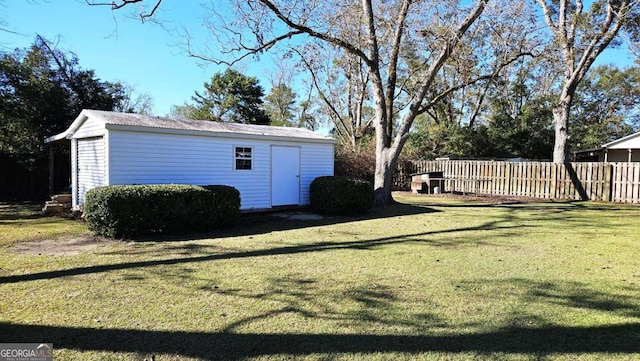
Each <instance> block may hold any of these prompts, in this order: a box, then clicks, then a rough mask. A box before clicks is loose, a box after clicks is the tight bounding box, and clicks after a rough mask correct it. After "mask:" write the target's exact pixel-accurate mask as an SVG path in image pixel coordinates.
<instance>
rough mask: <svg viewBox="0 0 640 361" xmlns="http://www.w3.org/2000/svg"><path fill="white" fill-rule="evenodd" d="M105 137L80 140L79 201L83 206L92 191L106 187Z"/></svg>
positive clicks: (78, 147) (78, 146)
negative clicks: (88, 193)
mask: <svg viewBox="0 0 640 361" xmlns="http://www.w3.org/2000/svg"><path fill="white" fill-rule="evenodd" d="M104 143H105V142H104V138H103V137H94V138H84V139H78V145H77V152H78V154H77V156H76V159H77V177H78V180H77V183H76V184H77V191H78V194H77V199H78V202H77V203H78V204H79V205H83V204H84V199H85V194H86V193H87V191H89V190H90V189H93V188H96V187H100V186H103V185H105V184H106V183H105V173H104V172H105V161H104V159H105V158H104V154H105V144H104Z"/></svg>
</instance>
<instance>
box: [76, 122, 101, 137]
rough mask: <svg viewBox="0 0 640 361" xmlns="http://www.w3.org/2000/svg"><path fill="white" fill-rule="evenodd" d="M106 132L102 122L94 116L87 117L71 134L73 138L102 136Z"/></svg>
mask: <svg viewBox="0 0 640 361" xmlns="http://www.w3.org/2000/svg"><path fill="white" fill-rule="evenodd" d="M105 132H106V129H105V127H104V122H102V121H100V120H98V119H96V118H87V119H86V120H85V121H84V122H83V123H82V125H81V126H80V128H78V130H77V131H76V132H75V133H74V134H73V138H76V139H78V138H89V137H97V136H102V135H104V134H105Z"/></svg>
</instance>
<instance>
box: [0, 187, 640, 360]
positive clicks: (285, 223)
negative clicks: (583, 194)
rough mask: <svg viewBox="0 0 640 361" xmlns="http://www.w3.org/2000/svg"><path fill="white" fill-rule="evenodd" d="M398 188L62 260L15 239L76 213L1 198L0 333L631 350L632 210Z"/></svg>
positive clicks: (234, 353)
mask: <svg viewBox="0 0 640 361" xmlns="http://www.w3.org/2000/svg"><path fill="white" fill-rule="evenodd" d="M396 199H397V200H398V201H400V202H401V204H399V205H395V206H392V207H388V208H386V209H381V210H375V211H374V212H372V213H371V214H370V215H368V216H367V217H361V218H329V219H324V220H320V221H296V220H268V221H266V220H265V219H261V220H259V221H253V222H250V221H245V222H244V223H245V224H244V225H243V226H242V227H239V228H238V229H236V230H232V231H225V232H220V233H215V234H209V235H200V236H191V237H181V238H177V237H176V238H174V239H172V238H168V239H164V240H163V241H157V240H145V241H138V242H120V241H118V242H115V241H108V242H106V241H105V242H104V243H101V244H100V245H99V246H98V247H95V248H88V249H83V251H82V252H78V253H77V254H64V255H48V254H47V252H44V253H41V254H37V253H36V254H24V253H20V252H18V251H17V250H18V249H19V246H20V245H21V244H26V243H25V242H26V241H38V240H42V239H55V240H56V241H57V242H60V243H61V244H64V242H66V241H67V240H68V239H69V238H78V237H89V236H88V234H87V233H86V231H85V230H84V228H83V225H82V223H79V222H77V221H75V222H74V221H63V220H60V219H56V218H39V217H32V216H29V215H28V214H27V215H26V216H25V215H24V214H23V215H21V213H20V212H19V210H16V209H8V208H6V207H5V208H6V209H4V210H0V341H2V342H45V341H46V342H53V343H54V351H55V352H54V355H55V359H56V360H143V359H145V358H146V359H148V360H150V359H151V356H152V355H153V356H154V357H155V360H208V359H222V360H240V359H252V360H281V359H287V360H290V359H305V360H363V359H366V360H370V359H371V360H415V359H423V360H470V359H477V360H601V359H606V360H610V359H618V360H637V359H640V207H637V206H636V207H634V206H623V205H613V204H602V203H585V202H575V203H522V204H487V203H482V202H481V201H471V200H460V199H452V198H447V197H433V196H411V195H409V194H396ZM25 217H26V218H25ZM16 227H17V228H16ZM16 229H18V230H16ZM30 244H33V243H30Z"/></svg>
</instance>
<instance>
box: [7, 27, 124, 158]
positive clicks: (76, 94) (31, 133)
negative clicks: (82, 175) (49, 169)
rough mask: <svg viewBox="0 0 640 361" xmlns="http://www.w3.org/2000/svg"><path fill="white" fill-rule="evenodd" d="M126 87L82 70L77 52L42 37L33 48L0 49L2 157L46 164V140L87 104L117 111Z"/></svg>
mask: <svg viewBox="0 0 640 361" xmlns="http://www.w3.org/2000/svg"><path fill="white" fill-rule="evenodd" d="M122 100H123V87H122V85H120V84H118V83H109V82H103V81H101V80H100V79H98V78H97V77H96V76H95V73H94V72H93V71H92V70H84V69H80V67H79V64H78V58H77V57H76V56H75V54H73V53H64V52H62V51H60V50H57V49H54V48H52V46H51V44H50V43H49V42H47V40H45V39H43V38H41V37H38V38H37V39H36V41H35V43H34V44H33V46H31V48H29V49H17V50H15V51H13V52H3V53H0V155H5V156H10V157H12V158H14V159H17V160H18V161H19V162H21V163H22V164H24V165H25V166H27V167H32V168H33V167H36V166H42V165H41V164H39V163H41V162H44V161H46V159H47V154H48V153H47V151H46V149H45V145H44V142H43V139H44V138H45V137H47V136H50V135H53V134H56V133H59V132H62V131H63V130H64V129H66V127H67V126H68V125H69V124H70V122H71V121H72V120H73V119H75V117H77V116H78V114H79V113H80V111H81V110H82V109H84V108H92V109H99V110H112V109H114V107H116V106H117V105H118V103H119V102H120V101H122Z"/></svg>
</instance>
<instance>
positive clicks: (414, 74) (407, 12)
mask: <svg viewBox="0 0 640 361" xmlns="http://www.w3.org/2000/svg"><path fill="white" fill-rule="evenodd" d="M161 1H162V0H154V1H151V3H150V4H152V8H151V9H152V10H153V9H156V8H157V6H158V5H159V4H160V3H161ZM133 2H140V0H128V1H127V0H120V1H115V2H114V3H111V6H112V8H114V9H116V8H119V7H122V6H125V5H127V4H128V3H133ZM488 3H489V0H475V1H473V2H469V1H457V0H440V1H416V0H392V1H374V0H360V1H354V0H351V1H337V0H329V1H327V0H307V1H296V2H292V1H287V0H227V1H225V2H224V4H222V2H220V1H216V2H215V3H213V2H212V3H211V6H210V7H208V10H209V11H210V14H209V15H208V16H207V17H206V18H207V19H208V20H207V23H208V25H209V26H210V28H211V34H213V36H214V37H215V40H217V41H218V42H219V44H220V49H221V51H222V53H223V58H221V57H220V56H216V55H214V56H212V57H209V56H207V54H204V53H202V52H199V51H197V49H194V48H190V47H189V49H188V50H189V51H190V54H191V55H192V56H195V57H197V58H199V59H202V60H208V61H213V62H216V63H234V62H236V61H240V60H242V59H245V58H247V57H250V56H258V55H260V54H261V53H263V52H266V51H275V50H276V49H278V48H280V49H282V48H286V49H291V48H296V49H298V51H299V52H300V53H301V54H303V55H306V51H305V50H306V49H308V47H310V46H315V47H316V48H317V49H331V51H333V52H337V53H339V54H340V56H341V57H340V58H338V59H337V60H339V61H343V63H342V64H341V65H340V66H341V67H346V66H348V64H357V66H361V67H362V70H364V73H362V74H361V75H363V78H362V79H361V80H360V83H354V84H357V85H358V86H362V85H365V86H364V88H365V89H367V92H366V97H367V99H370V100H369V102H370V104H371V106H372V108H373V117H372V120H371V124H372V125H373V128H374V129H375V144H376V167H375V180H374V189H375V197H376V202H377V203H378V204H388V203H390V202H392V201H393V199H392V196H391V186H392V175H393V170H394V169H395V165H396V162H397V159H398V157H399V155H400V152H401V150H402V148H403V146H404V144H405V142H406V141H407V139H408V137H409V131H410V129H411V126H412V124H413V121H414V120H415V118H416V116H418V115H420V114H423V113H425V112H427V111H429V109H431V108H432V107H433V106H434V105H435V104H436V103H438V102H439V101H440V100H441V99H443V98H444V97H446V96H448V95H449V94H451V93H452V92H455V91H457V90H459V89H462V88H463V87H464V86H466V85H469V84H473V83H477V82H479V81H482V80H487V79H491V78H493V77H495V76H496V75H497V72H498V71H499V69H500V68H501V67H503V66H504V65H505V64H508V63H510V62H512V61H513V60H514V59H515V57H517V56H520V55H522V52H521V51H520V49H516V50H517V51H516V53H517V54H514V52H513V49H512V48H511V47H504V48H503V49H501V51H500V52H499V53H495V54H491V56H490V57H489V58H487V59H482V61H481V62H480V61H479V62H478V63H477V64H475V65H476V66H480V65H482V66H481V67H480V69H483V70H484V71H482V72H478V73H470V74H469V76H468V77H464V78H460V79H459V82H457V83H455V84H453V85H451V86H448V87H443V88H440V89H437V91H435V88H434V86H435V84H436V83H437V79H438V77H439V74H440V72H441V70H442V69H443V66H444V65H445V64H446V63H447V61H448V60H449V59H451V58H452V56H453V55H454V54H456V51H457V50H458V48H459V45H460V44H461V42H463V39H465V38H466V37H467V35H468V34H469V33H473V32H474V31H476V30H475V29H474V24H476V23H477V22H478V20H479V19H480V18H481V15H482V13H483V11H485V9H486V8H487V6H488ZM499 5H500V4H499ZM501 5H504V4H501ZM216 9H224V11H216ZM145 11H146V13H145V14H148V13H150V12H152V11H149V10H148V9H147V10H145ZM230 13H232V14H233V15H232V16H230ZM488 21H495V20H494V19H489V20H488ZM187 45H188V46H191V45H192V44H187ZM320 54H321V56H323V57H324V58H323V59H324V60H334V59H329V58H327V57H326V56H327V54H330V52H323V53H320ZM305 59H307V60H309V58H308V57H306V56H305ZM349 61H351V62H353V63H349ZM480 63H482V64H480ZM312 69H313V67H312ZM363 94H364V93H363ZM354 100H355V101H356V102H359V101H360V100H359V99H358V98H357V97H356V98H354ZM356 109H357V107H356ZM367 121H368V120H367Z"/></svg>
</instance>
